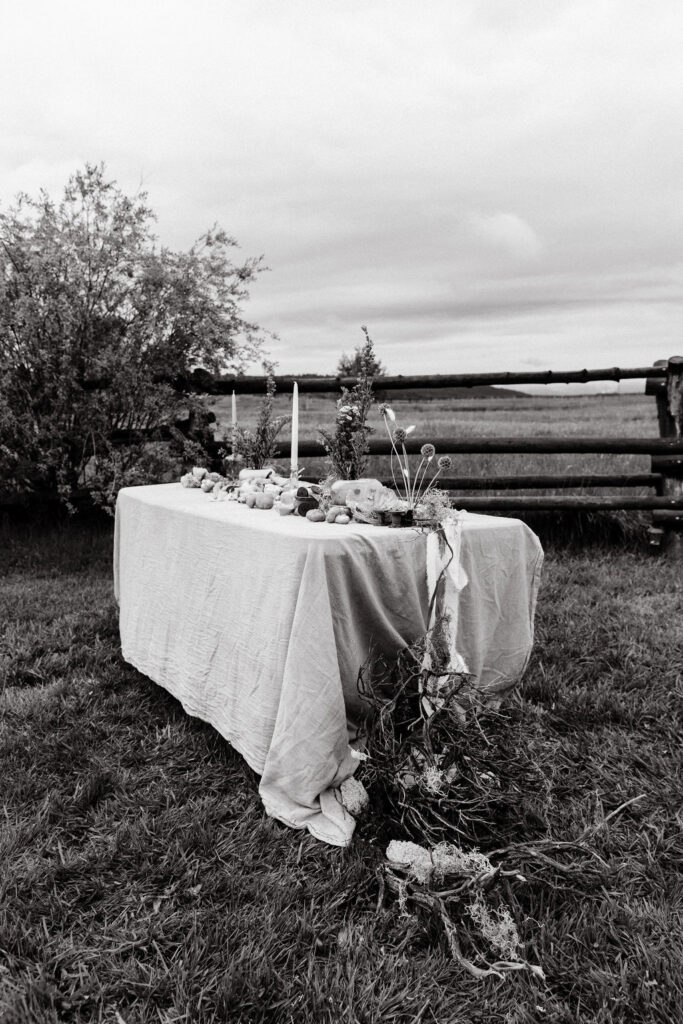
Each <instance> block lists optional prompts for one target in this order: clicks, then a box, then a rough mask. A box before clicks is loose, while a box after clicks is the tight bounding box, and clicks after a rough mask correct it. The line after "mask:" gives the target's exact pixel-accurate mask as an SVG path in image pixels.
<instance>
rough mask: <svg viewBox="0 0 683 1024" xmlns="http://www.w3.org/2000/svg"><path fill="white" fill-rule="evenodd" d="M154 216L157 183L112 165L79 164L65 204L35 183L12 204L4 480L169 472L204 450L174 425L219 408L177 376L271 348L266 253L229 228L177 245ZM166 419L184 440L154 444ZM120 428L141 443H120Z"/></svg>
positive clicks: (3, 268)
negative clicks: (131, 183) (167, 241)
mask: <svg viewBox="0 0 683 1024" xmlns="http://www.w3.org/2000/svg"><path fill="white" fill-rule="evenodd" d="M153 221H154V215H153V213H152V211H151V210H150V208H149V207H148V206H147V196H146V194H145V193H139V194H138V195H136V196H134V197H128V196H125V195H124V194H123V193H122V192H121V191H120V190H119V188H118V187H117V186H116V184H115V183H114V182H112V181H107V180H106V178H105V172H104V168H103V166H101V165H99V166H93V165H86V167H85V169H84V170H82V171H79V172H78V173H76V174H75V175H73V176H72V177H71V178H70V180H69V181H68V183H67V185H66V187H65V189H64V194H63V197H62V199H61V201H60V202H59V203H58V204H55V203H54V202H53V201H52V200H51V199H50V197H49V196H48V195H47V194H46V193H45V192H41V193H40V195H39V197H38V198H37V199H33V198H30V197H29V196H27V195H23V194H22V195H20V196H19V197H18V198H17V200H16V202H15V204H14V206H12V207H11V208H10V209H9V210H8V212H6V213H0V479H2V480H3V484H2V487H3V489H5V490H6V489H7V488H8V487H9V488H12V489H14V490H15V491H19V492H24V493H31V492H33V491H36V490H38V491H50V492H53V493H58V494H59V495H60V496H61V497H62V499H63V500H64V501H65V502H67V504H68V503H69V500H70V498H71V497H72V496H73V494H74V492H75V491H76V490H78V489H81V488H83V487H85V488H87V489H89V490H90V492H91V494H92V495H93V497H94V498H95V499H96V500H98V501H101V502H103V503H111V502H112V501H113V499H114V498H115V494H116V491H117V490H118V488H119V487H120V486H123V485H125V484H129V483H136V482H143V481H148V480H150V479H158V478H159V476H160V474H163V473H164V472H166V473H168V472H169V471H172V469H173V466H174V463H175V462H177V458H178V454H179V452H180V453H183V454H184V455H185V456H187V457H192V456H193V455H194V456H197V455H199V454H200V452H199V450H198V449H197V447H196V445H195V446H194V448H193V446H192V444H188V443H187V442H186V440H185V438H184V437H183V435H182V434H181V433H180V432H179V431H178V430H177V429H176V428H175V427H174V424H175V423H176V422H177V421H181V420H182V419H183V418H187V416H188V413H189V415H190V419H191V420H192V421H193V422H195V423H198V422H203V423H204V424H206V422H207V420H208V419H210V415H207V409H206V405H205V399H204V398H203V397H201V396H199V395H196V394H193V393H191V389H189V388H188V390H187V391H186V392H185V393H182V392H179V391H178V390H176V389H174V388H173V387H171V383H172V382H173V381H174V380H175V381H176V382H177V381H178V380H186V379H187V378H188V377H189V376H190V374H191V373H192V371H193V369H194V368H196V367H203V368H205V369H206V370H208V371H210V372H211V373H215V372H226V371H227V372H239V371H240V370H241V369H242V368H243V366H244V364H245V363H246V362H248V361H250V360H251V359H253V358H254V357H255V356H256V355H258V354H259V353H260V350H261V347H262V335H261V332H260V331H259V329H258V327H257V326H256V325H254V324H252V323H249V322H248V321H247V320H246V319H244V317H243V314H242V304H243V302H244V300H245V299H246V298H247V297H248V292H247V286H248V284H249V282H250V281H252V280H253V279H254V278H255V276H256V275H257V274H258V273H259V272H260V271H261V270H262V269H263V268H262V266H261V261H260V259H247V260H246V261H245V262H243V263H237V264H235V263H233V262H232V261H231V259H230V254H231V249H232V248H233V247H234V246H235V245H236V243H235V241H234V240H233V239H232V238H230V237H229V236H228V235H227V234H226V233H225V232H224V231H223V230H221V229H220V228H214V229H212V230H210V231H208V232H207V233H206V234H205V235H203V236H202V237H201V238H200V239H199V241H198V242H197V243H195V244H194V245H193V246H192V247H191V248H190V249H189V251H187V252H175V251H172V250H170V249H167V248H164V247H161V246H159V245H158V244H157V240H156V238H155V236H154V233H153V230H152V224H153ZM162 427H166V428H167V431H170V433H171V435H172V437H173V438H174V442H175V446H174V447H172V448H171V449H169V446H168V445H167V444H164V445H162V444H160V443H153V439H154V437H156V438H157V440H158V439H159V438H160V437H161V434H160V432H159V431H160V430H161V428H162ZM149 431H152V443H150V441H149V439H148V436H147V435H145V436H144V437H143V433H142V432H149ZM154 431H156V434H155V433H154ZM117 432H118V434H119V435H121V434H125V435H126V436H128V438H129V440H130V438H131V436H132V438H133V440H135V442H136V443H132V444H127V445H121V444H116V443H114V442H115V439H116V434H117Z"/></svg>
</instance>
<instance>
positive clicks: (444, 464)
mask: <svg viewBox="0 0 683 1024" xmlns="http://www.w3.org/2000/svg"><path fill="white" fill-rule="evenodd" d="M436 464H437V466H438V467H439V469H450V468H451V466H452V465H453V459H452V458H451V457H450V455H441V456H439V460H438V462H437V463H436Z"/></svg>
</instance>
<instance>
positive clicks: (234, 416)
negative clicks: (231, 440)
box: [232, 391, 237, 429]
mask: <svg viewBox="0 0 683 1024" xmlns="http://www.w3.org/2000/svg"><path fill="white" fill-rule="evenodd" d="M232 426H233V429H234V428H235V427H236V426H237V399H236V398H235V392H234V391H233V393H232Z"/></svg>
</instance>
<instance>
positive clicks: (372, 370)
mask: <svg viewBox="0 0 683 1024" xmlns="http://www.w3.org/2000/svg"><path fill="white" fill-rule="evenodd" d="M362 330H363V332H364V333H365V334H366V339H367V332H366V329H365V328H364V327H363V328H362ZM386 372H387V371H386V369H385V368H384V366H383V365H382V363H381V362H380V361H379V359H378V358H377V356H376V355H375V353H374V351H372V350H371V351H370V352H368V346H367V340H366V342H365V343H364V344H363V345H357V346H356V348H355V349H354V350H353V355H350V356H348V355H346V353H344V354H343V355H342V356H341V357H340V359H339V362H338V363H337V376H338V377H361V376H363V374H364V373H366V374H369V375H370V376H371V377H383V376H384V375H385V374H386Z"/></svg>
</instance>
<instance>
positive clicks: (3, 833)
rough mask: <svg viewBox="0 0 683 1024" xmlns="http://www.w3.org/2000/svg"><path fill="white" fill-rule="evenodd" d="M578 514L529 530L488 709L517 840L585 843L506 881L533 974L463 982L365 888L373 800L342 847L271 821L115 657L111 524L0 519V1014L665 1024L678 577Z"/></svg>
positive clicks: (672, 977) (372, 880) (149, 686)
mask: <svg viewBox="0 0 683 1024" xmlns="http://www.w3.org/2000/svg"><path fill="white" fill-rule="evenodd" d="M411 422H412V420H411ZM585 432H586V433H588V432H590V431H589V430H586V431H585ZM630 432H631V431H630ZM637 432H641V433H645V434H649V433H651V430H650V429H643V430H642V431H635V430H634V431H632V433H637ZM596 523H598V521H596V520H595V519H594V520H592V521H591V524H590V529H588V530H587V531H586V532H584V534H583V537H582V538H580V537H577V534H576V533H574V534H571V533H565V534H564V535H563V534H562V532H561V531H560V532H559V533H558V531H557V530H555V531H550V532H549V533H548V534H547V535H542V539H543V540H544V543H545V545H546V565H545V569H544V576H543V583H542V588H541V593H540V598H539V604H538V614H537V635H536V646H535V651H534V654H533V657H532V661H531V664H530V666H529V668H528V670H527V673H526V675H525V678H524V680H523V683H522V685H521V687H520V689H519V692H518V694H517V696H516V697H515V698H514V701H513V703H512V705H511V707H510V709H509V711H508V713H509V722H510V728H511V730H514V731H513V733H512V736H513V739H514V743H515V744H516V747H517V749H518V751H519V761H520V763H524V764H526V765H527V766H535V768H536V770H535V771H534V772H531V773H527V777H528V778H529V779H531V780H532V781H531V782H530V783H529V784H528V786H527V788H526V789H520V792H519V822H520V829H523V830H524V834H523V835H521V834H520V836H519V838H520V839H524V840H527V841H529V842H532V841H536V842H537V843H538V844H540V843H542V842H543V841H544V840H545V839H548V838H549V837H550V838H553V839H555V840H558V841H564V842H567V843H570V842H572V841H575V840H576V839H577V837H580V836H581V835H584V834H585V833H586V830H589V832H590V834H591V837H592V838H591V844H590V845H591V851H592V852H591V855H590V858H588V859H586V858H584V857H583V856H581V857H580V856H579V853H578V851H574V852H572V850H571V848H567V850H566V851H565V853H564V854H563V855H562V856H561V857H556V858H555V859H556V860H557V861H558V863H560V864H562V865H564V870H562V869H554V870H553V871H551V872H548V871H545V870H541V869H540V867H539V865H538V863H537V862H536V861H534V859H533V858H531V859H530V860H529V862H528V864H527V867H526V868H525V871H524V879H525V880H524V881H514V884H513V885H512V886H511V888H510V893H509V905H510V907H511V908H512V910H513V915H514V917H515V920H516V923H517V926H518V929H519V931H520V934H521V937H522V939H523V942H524V945H525V955H526V957H527V958H528V959H529V960H530V961H531V962H533V963H535V964H538V965H540V966H541V967H542V969H543V971H544V972H545V981H541V980H540V979H539V978H538V977H536V976H534V975H532V974H531V973H530V972H527V971H524V972H520V973H516V974H513V975H509V976H507V977H506V978H505V980H503V981H499V980H496V979H487V980H484V981H478V980H476V979H474V978H473V977H471V976H470V975H469V974H467V973H466V972H465V971H464V970H463V968H462V967H461V966H460V965H458V964H456V963H454V962H453V961H452V960H451V958H450V955H449V951H448V947H447V944H446V942H445V940H444V937H443V935H442V933H441V931H440V930H439V929H438V928H436V927H435V926H434V925H433V924H432V923H431V922H430V921H429V920H427V919H424V918H422V917H415V916H402V915H401V913H400V911H399V908H398V905H397V903H396V902H395V900H394V899H393V897H392V896H391V895H390V894H388V893H385V895H384V898H383V899H382V898H380V897H381V893H380V888H379V884H378V874H377V869H378V866H379V864H380V862H381V859H382V853H383V849H382V846H381V844H380V843H379V841H378V836H379V834H380V833H381V829H380V828H379V827H378V822H377V821H376V820H375V819H374V818H373V817H372V815H371V816H370V818H368V819H367V820H366V821H365V822H363V823H361V825H360V826H359V829H358V831H357V834H356V839H355V841H354V843H353V845H352V846H351V847H350V848H349V849H348V850H339V849H334V848H330V847H327V846H324V845H323V844H321V843H319V842H317V841H316V840H314V839H312V838H311V837H310V836H308V835H302V834H300V833H296V832H294V831H292V830H290V829H287V828H285V827H283V826H281V825H279V824H278V823H276V822H273V821H271V820H270V819H268V818H267V817H266V816H265V814H264V813H263V810H262V807H261V805H260V802H259V799H258V793H257V784H258V780H257V777H256V776H255V775H254V773H253V772H251V771H250V769H249V768H248V767H247V766H246V765H245V763H244V762H243V761H242V759H241V758H240V757H239V756H238V755H237V754H236V753H235V752H234V751H233V750H232V749H231V748H230V747H229V745H228V744H227V743H225V742H224V741H223V740H221V738H220V737H219V736H217V734H216V733H215V732H214V731H213V730H211V729H210V728H209V727H208V726H206V725H203V724H202V723H200V722H198V721H196V720H194V719H191V718H188V717H187V716H186V715H185V714H184V713H183V711H182V709H181V708H180V706H179V705H178V704H177V702H175V701H174V700H173V698H171V697H170V696H169V695H168V694H167V693H165V692H164V691H163V690H161V689H160V688H158V687H156V686H155V685H154V684H153V683H151V682H150V681H149V680H147V679H145V678H144V677H142V676H141V675H139V674H138V673H137V672H136V671H135V670H133V669H132V668H131V667H130V666H127V665H126V664H125V663H123V662H122V660H121V657H120V653H119V646H118V633H117V620H116V607H115V603H114V600H113V594H112V583H111V546H112V529H111V524H110V523H107V522H106V521H99V520H98V521H87V520H70V521H67V522H64V523H61V524H58V525H49V524H42V525H40V524H37V523H36V524H34V525H32V526H27V525H24V526H20V525H17V524H16V523H10V522H9V521H6V522H5V523H4V525H3V527H2V532H1V533H0V548H1V549H2V551H3V558H2V561H1V562H0V712H1V715H0V779H1V780H2V788H1V790H0V804H1V806H2V811H1V816H0V891H1V896H0V1021H2V1022H3V1024H29V1022H31V1024H48V1022H50V1024H51V1022H57V1021H59V1022H61V1021H68V1022H74V1024H85V1022H95V1021H107V1022H108V1021H111V1022H116V1024H121V1021H123V1022H125V1024H148V1022H152V1021H154V1022H157V1021H159V1022H163V1024H172V1022H181V1021H182V1022H185V1021H187V1022H190V1021H192V1022H194V1021H201V1022H206V1024H209V1022H213V1021H245V1022H261V1021H262V1022H282V1024H285V1022H290V1021H291V1022H296V1024H299V1022H302V1024H309V1022H310V1024H318V1022H328V1021H329V1022H335V1024H336V1022H339V1021H344V1022H349V1024H353V1022H357V1024H371V1022H372V1024H380V1022H381V1024H384V1022H402V1024H408V1022H433V1021H437V1022H444V1024H457V1022H463V1024H467V1022H481V1024H488V1022H500V1024H522V1022H535V1021H552V1022H554V1024H564V1022H567V1024H568V1022H577V1024H592V1022H596V1024H611V1022H613V1021H623V1022H640V1021H642V1022H653V1021H654V1022H667V1024H678V1022H680V1020H681V1019H683V980H682V979H683V970H682V968H683V940H682V935H683V887H682V885H681V864H682V863H683V833H682V830H681V824H682V820H681V814H682V813H683V811H682V808H683V770H682V769H683V764H682V760H683V758H682V754H681V745H680V736H681V708H682V704H681V697H682V696H683V675H682V670H681V664H682V659H681V653H682V647H683V628H682V626H681V622H682V621H683V620H682V617H681V613H682V612H683V573H681V567H680V563H679V564H676V563H673V562H671V563H669V562H667V561H666V560H665V559H663V558H662V557H660V556H655V555H652V554H651V553H649V552H648V551H647V550H646V546H645V543H646V542H645V538H644V535H643V534H642V533H641V535H639V534H638V530H633V531H631V533H629V534H628V536H627V537H626V539H624V538H623V537H622V539H621V540H620V541H619V542H617V541H616V540H615V539H614V538H613V539H612V540H607V539H605V538H606V536H607V534H606V533H605V534H604V535H603V536H601V531H600V529H599V523H598V525H597V526H596ZM498 767H499V766H497V765H496V764H495V763H492V764H491V769H492V771H494V772H495V771H496V770H497V769H498ZM629 801H630V802H629ZM624 805H626V806H624ZM619 808H623V809H622V810H619ZM613 811H618V813H616V814H615V815H614V816H613V817H610V815H611V814H612V812H613ZM494 845H495V844H494ZM589 861H590V865H592V866H589ZM584 862H585V863H586V869H585V871H582V870H580V871H576V870H574V867H575V866H576V864H577V863H580V864H583V863H584Z"/></svg>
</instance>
